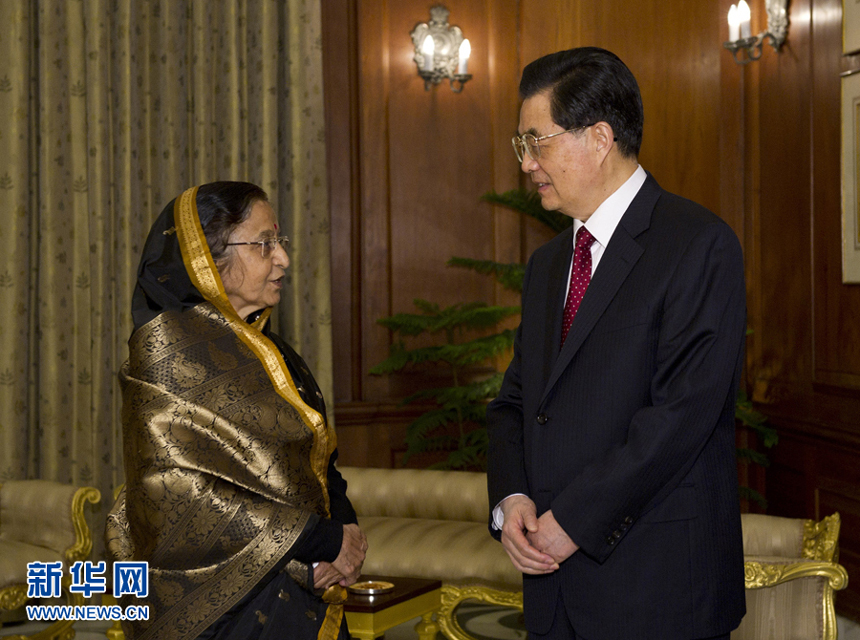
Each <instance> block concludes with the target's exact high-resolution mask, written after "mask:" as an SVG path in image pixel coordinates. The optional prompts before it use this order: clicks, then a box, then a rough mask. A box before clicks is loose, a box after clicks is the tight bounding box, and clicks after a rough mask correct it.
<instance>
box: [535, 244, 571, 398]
mask: <svg viewBox="0 0 860 640" xmlns="http://www.w3.org/2000/svg"><path fill="white" fill-rule="evenodd" d="M563 233H564V241H563V244H562V246H561V250H559V251H558V252H557V253H556V254H555V255H554V256H553V257H552V259H551V260H550V264H549V277H548V278H547V282H546V294H545V295H546V301H547V305H546V312H547V314H548V316H549V318H548V322H547V323H546V328H547V338H546V339H545V340H544V341H543V347H544V353H543V359H542V362H543V371H541V380H542V381H544V382H546V381H547V379H548V378H549V376H550V373H551V372H552V367H553V365H554V364H555V361H556V359H557V358H558V346H559V345H560V344H561V323H562V319H563V315H564V303H565V301H566V298H567V291H566V287H567V276H568V273H569V272H570V261H571V259H572V258H573V228H572V227H571V228H569V229H567V230H566V231H564V232H563Z"/></svg>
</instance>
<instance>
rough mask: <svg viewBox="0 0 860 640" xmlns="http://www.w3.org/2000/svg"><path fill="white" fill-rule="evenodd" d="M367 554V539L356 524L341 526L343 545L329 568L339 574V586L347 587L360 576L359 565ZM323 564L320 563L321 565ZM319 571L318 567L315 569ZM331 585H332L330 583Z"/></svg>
mask: <svg viewBox="0 0 860 640" xmlns="http://www.w3.org/2000/svg"><path fill="white" fill-rule="evenodd" d="M365 553H367V537H366V536H365V535H364V532H363V531H362V530H361V529H360V528H359V526H358V525H357V524H345V525H343V543H342V544H341V546H340V553H339V554H338V556H337V558H335V561H334V562H332V563H331V566H332V567H333V568H334V569H335V570H336V571H338V572H339V573H340V575H341V578H340V580H338V582H339V583H340V586H342V587H348V586H349V585H351V584H353V583H355V581H356V580H358V576H360V575H361V565H363V564H364V555H365ZM322 564H324V563H320V565H322ZM317 569H319V567H317ZM314 582H316V579H314ZM332 584H333V583H332Z"/></svg>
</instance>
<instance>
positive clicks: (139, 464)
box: [106, 189, 355, 640]
mask: <svg viewBox="0 0 860 640" xmlns="http://www.w3.org/2000/svg"><path fill="white" fill-rule="evenodd" d="M195 198H196V189H189V190H188V191H187V192H186V193H184V194H183V195H182V196H180V198H177V200H176V201H175V202H174V203H171V205H170V206H168V208H167V209H165V211H164V212H163V213H162V215H161V216H160V217H159V219H158V221H157V222H156V223H155V225H154V226H153V229H152V231H151V232H150V236H149V239H148V240H147V243H146V246H145V248H144V256H143V259H142V260H141V267H140V269H139V274H138V287H137V289H136V290H135V295H134V302H133V306H134V309H133V315H134V321H135V331H134V333H133V334H132V337H131V339H130V340H129V353H130V356H129V361H128V362H127V363H126V364H125V365H124V366H123V369H122V371H121V372H120V382H121V385H122V389H123V438H124V442H123V446H124V452H125V471H126V484H125V488H124V490H123V492H122V493H121V494H120V496H119V498H118V500H117V503H116V505H115V506H114V508H113V510H112V511H111V513H110V515H109V517H108V524H107V530H106V539H107V545H108V550H109V552H110V553H111V554H112V555H113V556H114V559H115V560H135V561H147V562H148V563H149V581H150V590H149V596H148V597H147V598H145V599H136V598H134V597H132V596H123V598H121V600H120V602H121V604H123V605H129V604H141V605H148V606H149V609H150V615H149V619H148V620H146V621H138V622H126V623H124V624H123V629H124V631H125V633H126V637H127V638H129V640H149V639H155V638H157V639H159V640H185V639H191V638H196V637H198V636H199V637H203V638H219V639H224V638H229V639H233V638H243V639H251V638H269V637H290V638H297V639H304V638H308V639H310V638H336V637H345V636H344V634H345V625H344V622H343V607H342V605H341V604H340V603H341V602H342V600H343V599H344V595H345V594H344V593H343V589H342V588H340V587H337V586H336V587H334V588H331V589H329V590H328V591H327V592H326V593H325V594H320V593H315V592H314V591H313V570H312V567H311V565H310V564H309V562H310V560H312V559H317V560H329V561H330V560H333V559H334V557H331V556H332V554H334V555H336V549H337V548H338V547H339V542H338V541H337V540H335V541H334V544H328V545H325V544H319V541H318V540H315V537H316V536H318V535H321V533H325V532H328V533H329V534H330V533H331V532H332V530H333V529H334V530H335V531H340V529H339V525H338V526H334V527H332V526H331V525H332V524H333V522H332V520H331V518H332V513H333V512H334V514H335V518H336V519H339V521H340V522H341V523H348V522H354V521H355V513H354V511H352V507H351V506H350V505H349V501H348V500H347V499H346V496H345V483H344V482H343V480H342V478H340V475H339V474H338V473H337V471H336V469H335V468H334V464H333V462H334V459H335V457H336V452H335V438H334V432H333V431H332V429H331V428H330V427H329V426H328V424H327V422H326V419H325V408H324V404H323V402H322V395H321V394H320V393H319V389H318V387H317V385H316V382H315V381H314V380H313V376H312V375H311V374H310V371H308V369H307V366H306V365H305V363H304V361H303V360H302V359H301V358H300V357H299V356H298V355H297V354H296V353H295V352H294V351H293V350H292V349H290V348H289V347H288V346H287V345H285V344H284V343H283V342H282V341H281V340H280V339H279V338H278V337H277V336H274V335H273V334H271V333H270V332H269V331H268V330H267V328H266V326H265V325H266V321H267V319H268V316H269V313H270V310H264V311H263V313H262V314H261V315H260V317H258V318H257V319H256V320H254V321H253V322H252V323H251V324H248V323H247V322H245V321H244V320H243V319H241V318H239V317H238V316H237V315H236V313H235V311H234V310H233V308H232V306H231V305H230V303H229V301H228V300H227V298H226V293H225V292H224V289H223V285H222V283H221V280H220V277H219V275H218V272H217V269H215V266H214V263H213V262H212V259H211V255H210V254H209V251H208V247H207V246H206V242H205V236H204V235H203V231H202V227H201V225H200V221H199V218H198V217H197V211H196V199H195ZM177 263H178V264H177ZM324 525H328V526H324ZM314 542H316V543H317V544H312V543H314ZM309 546H310V548H312V549H313V550H314V551H315V552H316V551H321V550H323V549H326V546H327V547H328V555H329V557H319V558H306V557H303V556H302V550H303V549H305V550H306V551H307V549H308V547H309ZM332 549H334V551H333V550H332ZM285 634H286V635H285Z"/></svg>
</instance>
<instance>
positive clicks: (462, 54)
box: [409, 4, 472, 93]
mask: <svg viewBox="0 0 860 640" xmlns="http://www.w3.org/2000/svg"><path fill="white" fill-rule="evenodd" d="M449 13H450V11H448V9H446V8H445V7H443V6H442V5H441V4H440V5H436V6H435V7H433V8H432V9H430V22H429V23H427V22H419V23H418V24H416V25H415V28H414V29H413V30H412V33H411V34H409V35H411V36H412V44H413V45H414V46H415V56H414V57H413V60H415V64H416V65H418V75H419V76H421V77H422V78H423V79H424V90H425V91H429V90H430V85H431V84H433V85H436V84H439V83H440V82H442V80H443V79H444V78H448V81H449V82H450V83H451V90H452V91H453V92H454V93H460V92H461V91H462V90H463V85H464V84H466V82H468V81H469V79H470V78H471V77H472V76H471V75H470V74H469V73H468V69H469V56H470V55H471V54H472V47H471V45H470V44H469V41H468V40H464V39H463V32H462V31H461V30H460V27H452V26H450V25H449V24H448V14H449ZM455 83H459V86H456V85H455Z"/></svg>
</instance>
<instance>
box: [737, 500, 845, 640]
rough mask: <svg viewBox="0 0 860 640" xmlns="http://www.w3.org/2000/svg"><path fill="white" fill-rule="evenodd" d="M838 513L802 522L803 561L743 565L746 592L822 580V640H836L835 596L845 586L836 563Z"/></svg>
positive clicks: (837, 557) (841, 570)
mask: <svg viewBox="0 0 860 640" xmlns="http://www.w3.org/2000/svg"><path fill="white" fill-rule="evenodd" d="M841 523H842V521H841V518H840V516H839V513H838V512H837V513H834V514H833V515H830V516H827V517H825V518H823V519H822V520H820V521H819V522H815V521H814V520H804V521H803V549H802V554H803V557H804V558H806V560H803V561H801V562H793V563H787V564H776V563H773V564H772V563H765V562H755V561H748V562H745V563H744V585H745V588H746V589H765V588H767V587H774V586H776V585H778V584H782V583H784V582H789V581H790V580H797V579H799V578H809V577H819V578H824V593H823V596H824V602H823V607H822V609H823V611H822V629H823V634H822V638H823V640H836V635H837V631H836V607H835V603H834V593H835V592H836V591H839V590H841V589H844V588H845V587H847V586H848V572H847V571H846V570H845V567H843V566H842V565H840V564H838V560H839V529H840V527H841Z"/></svg>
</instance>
